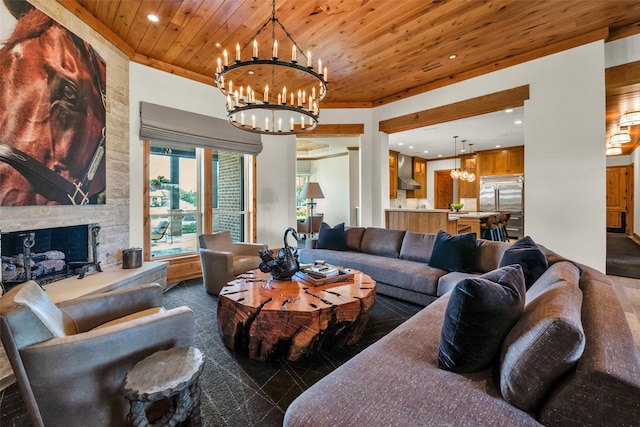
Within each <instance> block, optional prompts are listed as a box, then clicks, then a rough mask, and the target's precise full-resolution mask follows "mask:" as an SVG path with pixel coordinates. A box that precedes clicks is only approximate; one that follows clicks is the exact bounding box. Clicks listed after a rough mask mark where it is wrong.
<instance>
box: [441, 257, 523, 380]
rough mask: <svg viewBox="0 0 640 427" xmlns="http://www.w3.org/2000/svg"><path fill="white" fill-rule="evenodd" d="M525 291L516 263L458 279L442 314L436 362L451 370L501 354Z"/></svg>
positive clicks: (469, 368)
mask: <svg viewBox="0 0 640 427" xmlns="http://www.w3.org/2000/svg"><path fill="white" fill-rule="evenodd" d="M525 292H526V291H525V285H524V275H523V274H522V268H521V267H520V266H519V265H510V266H507V267H503V268H500V269H497V270H494V271H491V272H489V273H486V274H483V275H482V276H478V277H470V278H467V279H464V280H462V281H461V282H460V283H458V284H457V285H456V287H455V288H453V291H452V292H451V297H450V299H449V303H448V304H447V308H446V310H445V314H444V323H443V325H442V331H441V332H440V345H439V352H438V366H439V367H440V368H441V369H445V370H448V371H454V372H475V371H480V370H482V369H485V368H487V367H489V365H490V364H491V363H492V362H493V361H495V360H497V359H498V357H499V356H500V348H501V346H502V341H503V340H504V338H505V337H506V336H507V334H508V333H509V331H510V330H511V328H512V327H513V325H514V324H515V323H516V322H517V321H518V319H519V318H520V315H521V314H522V311H523V309H524V301H525Z"/></svg>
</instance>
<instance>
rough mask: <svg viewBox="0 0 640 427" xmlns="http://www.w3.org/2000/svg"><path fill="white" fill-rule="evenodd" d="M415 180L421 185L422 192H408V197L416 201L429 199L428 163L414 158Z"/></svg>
mask: <svg viewBox="0 0 640 427" xmlns="http://www.w3.org/2000/svg"><path fill="white" fill-rule="evenodd" d="M412 170H413V179H414V180H415V181H417V182H418V184H420V190H407V197H408V198H414V199H426V198H427V161H426V160H425V159H421V158H420V157H414V158H413V162H412Z"/></svg>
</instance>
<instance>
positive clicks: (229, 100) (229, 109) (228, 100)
mask: <svg viewBox="0 0 640 427" xmlns="http://www.w3.org/2000/svg"><path fill="white" fill-rule="evenodd" d="M232 109H233V107H232V106H231V95H227V111H231V110H232Z"/></svg>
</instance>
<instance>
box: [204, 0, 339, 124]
mask: <svg viewBox="0 0 640 427" xmlns="http://www.w3.org/2000/svg"><path fill="white" fill-rule="evenodd" d="M269 23H271V40H272V46H271V58H266V59H265V58H263V59H261V58H260V57H259V56H258V41H257V39H258V36H259V35H260V33H261V32H262V31H263V30H264V29H265V28H266V27H267V25H269ZM276 23H277V24H278V25H279V28H280V29H281V30H282V31H283V32H284V34H285V35H286V38H288V39H289V40H290V41H291V43H292V46H291V58H290V61H288V62H287V61H284V60H282V59H281V55H280V53H281V51H282V49H281V50H280V52H279V47H281V46H279V45H278V41H277V40H276ZM250 44H251V45H252V55H251V58H250V59H249V60H245V61H243V60H242V58H243V56H245V55H246V54H247V47H249V45H250ZM229 55H230V54H229V53H228V52H227V50H226V49H225V50H224V52H223V56H222V58H218V64H217V68H216V84H217V86H218V89H220V91H221V92H222V94H223V95H224V97H225V102H226V110H227V119H228V120H229V123H231V124H232V125H234V126H235V127H237V128H238V129H242V130H246V131H249V132H254V133H261V134H268V135H290V134H298V133H304V132H309V131H312V130H313V129H315V128H316V126H317V125H318V119H319V116H320V109H319V105H320V101H322V100H323V99H324V97H325V96H326V94H327V90H328V88H327V84H328V83H327V67H326V66H325V67H324V68H323V67H322V61H321V60H320V59H318V61H317V65H316V67H317V68H315V69H314V65H313V62H312V57H311V51H307V54H306V55H305V54H304V51H303V50H302V49H300V47H299V46H298V45H297V43H296V42H295V40H293V38H292V37H291V34H289V32H288V31H287V30H286V29H285V27H284V25H282V23H281V22H280V20H278V18H276V2H275V0H273V2H272V15H271V18H269V19H268V20H267V21H266V22H265V23H264V25H262V27H261V28H260V29H259V30H258V31H257V32H256V34H255V35H254V36H253V37H252V39H251V40H250V41H248V42H247V43H246V44H245V45H244V46H243V47H241V46H240V44H239V43H238V44H236V49H235V60H233V61H231V60H230V59H229ZM245 57H246V56H245ZM299 57H302V58H303V60H302V61H301V62H300V61H298V58H299Z"/></svg>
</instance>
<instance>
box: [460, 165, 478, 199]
mask: <svg viewBox="0 0 640 427" xmlns="http://www.w3.org/2000/svg"><path fill="white" fill-rule="evenodd" d="M462 165H463V166H464V170H466V171H467V172H472V173H474V174H476V179H475V181H473V182H468V181H464V180H462V179H460V180H458V200H459V199H461V198H471V199H477V198H478V192H479V187H478V183H479V182H480V176H479V175H478V172H477V167H476V155H475V154H474V155H469V156H467V157H464V158H462Z"/></svg>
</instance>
